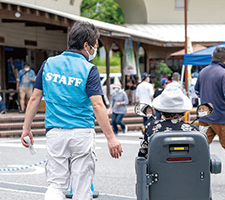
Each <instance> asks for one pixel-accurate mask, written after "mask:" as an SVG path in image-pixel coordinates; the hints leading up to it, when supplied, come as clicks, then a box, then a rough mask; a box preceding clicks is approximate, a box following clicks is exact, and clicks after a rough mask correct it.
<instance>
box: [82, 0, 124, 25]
mask: <svg viewBox="0 0 225 200" xmlns="http://www.w3.org/2000/svg"><path fill="white" fill-rule="evenodd" d="M81 16H83V17H87V18H90V19H95V20H99V21H103V22H107V23H111V24H124V15H123V12H122V10H121V9H120V6H119V4H117V3H116V2H114V0H83V2H82V4H81Z"/></svg>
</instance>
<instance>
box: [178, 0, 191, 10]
mask: <svg viewBox="0 0 225 200" xmlns="http://www.w3.org/2000/svg"><path fill="white" fill-rule="evenodd" d="M188 4H189V0H187V6H188ZM183 8H184V0H175V9H183Z"/></svg>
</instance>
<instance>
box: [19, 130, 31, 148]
mask: <svg viewBox="0 0 225 200" xmlns="http://www.w3.org/2000/svg"><path fill="white" fill-rule="evenodd" d="M26 136H29V138H30V141H31V144H32V145H33V144H34V139H33V134H32V132H31V130H23V133H22V135H21V142H22V144H23V146H25V147H26V148H28V147H29V144H28V143H26V142H25V141H24V137H26Z"/></svg>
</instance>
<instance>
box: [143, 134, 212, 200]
mask: <svg viewBox="0 0 225 200" xmlns="http://www.w3.org/2000/svg"><path fill="white" fill-rule="evenodd" d="M148 152H149V157H148V160H147V173H148V174H156V178H154V179H153V182H152V185H151V186H149V187H148V190H147V191H148V194H147V199H149V200H209V199H210V162H209V160H210V155H209V146H208V141H207V138H206V137H205V136H204V135H203V134H201V133H199V132H181V131H176V132H175V131H174V132H159V133H156V134H154V135H152V137H151V138H150V141H149V149H148Z"/></svg>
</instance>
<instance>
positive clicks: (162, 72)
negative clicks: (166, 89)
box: [154, 62, 173, 87]
mask: <svg viewBox="0 0 225 200" xmlns="http://www.w3.org/2000/svg"><path fill="white" fill-rule="evenodd" d="M172 73H173V71H172V70H171V69H170V68H169V67H168V65H167V64H166V63H163V62H160V63H159V64H158V65H157V68H156V70H155V75H156V78H154V83H155V86H156V87H159V86H160V79H161V78H164V77H165V78H167V77H168V76H171V74H172Z"/></svg>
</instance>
